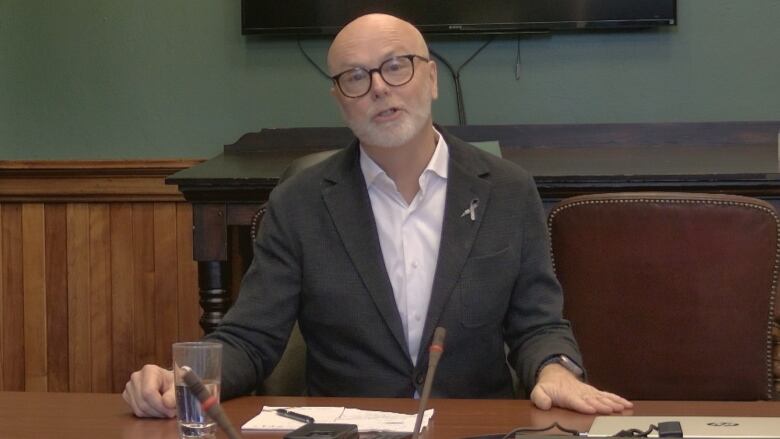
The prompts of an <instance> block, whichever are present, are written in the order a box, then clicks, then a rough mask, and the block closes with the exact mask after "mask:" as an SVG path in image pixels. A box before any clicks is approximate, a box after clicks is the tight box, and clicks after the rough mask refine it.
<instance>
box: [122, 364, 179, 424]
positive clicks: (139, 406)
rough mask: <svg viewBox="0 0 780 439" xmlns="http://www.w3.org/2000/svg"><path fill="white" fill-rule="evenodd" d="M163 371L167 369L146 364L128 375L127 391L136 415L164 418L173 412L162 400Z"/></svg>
mask: <svg viewBox="0 0 780 439" xmlns="http://www.w3.org/2000/svg"><path fill="white" fill-rule="evenodd" d="M165 372H168V371H165V370H164V369H162V368H160V367H158V366H154V365H150V364H148V365H146V366H144V367H143V368H142V369H141V370H140V371H136V372H133V374H132V375H130V381H129V382H128V384H127V391H128V392H129V393H130V394H131V396H132V400H133V403H134V404H133V408H134V412H135V413H136V415H137V416H143V417H146V416H153V417H157V418H165V417H171V416H173V415H174V414H175V412H174V410H173V409H171V408H168V407H166V406H165V405H164V404H163V401H162V394H161V392H162V391H163V386H164V375H163V374H164V373H165ZM174 405H175V403H174Z"/></svg>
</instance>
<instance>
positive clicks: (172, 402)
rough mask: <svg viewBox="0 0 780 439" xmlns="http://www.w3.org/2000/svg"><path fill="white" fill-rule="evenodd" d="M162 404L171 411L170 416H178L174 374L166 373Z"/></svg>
mask: <svg viewBox="0 0 780 439" xmlns="http://www.w3.org/2000/svg"><path fill="white" fill-rule="evenodd" d="M165 372H166V373H165V376H164V385H163V394H162V403H163V406H165V408H167V409H168V410H169V412H168V416H169V417H173V416H174V415H176V387H175V386H174V383H173V372H171V371H167V370H166V371H165Z"/></svg>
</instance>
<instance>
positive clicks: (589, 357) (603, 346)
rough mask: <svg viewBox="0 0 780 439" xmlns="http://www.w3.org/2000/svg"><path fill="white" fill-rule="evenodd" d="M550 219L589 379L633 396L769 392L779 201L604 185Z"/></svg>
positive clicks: (761, 395) (750, 396) (733, 396)
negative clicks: (604, 190)
mask: <svg viewBox="0 0 780 439" xmlns="http://www.w3.org/2000/svg"><path fill="white" fill-rule="evenodd" d="M548 226H549V230H550V238H551V244H552V255H553V263H554V266H555V271H556V275H557V276H558V279H559V280H560V282H561V284H562V286H563V291H564V315H565V317H566V318H568V319H569V320H570V321H571V322H572V328H573V330H574V335H575V337H576V338H577V341H578V343H579V344H580V348H581V350H582V353H583V360H584V362H585V367H586V369H587V371H588V379H589V381H590V382H591V383H593V384H594V385H596V386H598V387H601V388H604V389H607V390H610V391H613V392H616V393H619V394H621V395H623V396H625V397H628V398H631V399H651V400H653V399H665V400H758V399H772V396H773V393H774V386H775V384H774V382H773V331H774V332H775V334H777V328H778V326H777V324H778V314H777V310H776V309H775V294H776V289H777V285H776V283H777V270H778V218H777V215H776V213H775V210H774V209H773V207H772V205H770V204H768V203H766V202H764V201H761V200H758V199H755V198H749V197H741V196H736V195H714V194H684V193H611V194H596V195H587V196H578V197H573V198H569V199H566V200H563V201H562V202H560V203H559V204H558V205H557V206H555V207H554V208H553V209H552V210H551V212H550V214H549V217H548ZM774 358H775V359H776V360H775V361H780V357H778V356H775V357H774ZM774 367H776V368H777V369H776V370H780V363H777V364H775V365H774Z"/></svg>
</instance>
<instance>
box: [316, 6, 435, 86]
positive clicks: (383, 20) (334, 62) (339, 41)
mask: <svg viewBox="0 0 780 439" xmlns="http://www.w3.org/2000/svg"><path fill="white" fill-rule="evenodd" d="M399 50H400V52H399ZM372 52H373V53H372ZM385 52H386V53H385ZM392 52H398V53H401V52H403V53H414V54H417V55H421V56H424V57H426V58H429V57H430V55H429V54H428V46H427V45H426V44H425V40H424V39H423V36H422V34H421V33H420V31H419V30H417V28H416V27H414V26H413V25H412V24H411V23H409V22H406V21H404V20H401V19H400V18H397V17H394V16H392V15H387V14H368V15H363V16H361V17H358V18H356V19H355V20H353V21H351V22H350V23H348V24H347V25H346V26H344V28H343V29H341V31H340V32H339V33H338V34H337V35H336V38H334V39H333V43H332V44H331V46H330V50H328V69H329V70H330V73H331V74H332V75H335V74H336V73H339V72H342V71H344V70H346V69H348V68H351V67H355V66H357V65H360V63H361V62H368V58H369V57H370V56H371V55H376V56H377V57H378V58H380V59H384V58H386V57H387V56H388V55H390V54H391V53H392Z"/></svg>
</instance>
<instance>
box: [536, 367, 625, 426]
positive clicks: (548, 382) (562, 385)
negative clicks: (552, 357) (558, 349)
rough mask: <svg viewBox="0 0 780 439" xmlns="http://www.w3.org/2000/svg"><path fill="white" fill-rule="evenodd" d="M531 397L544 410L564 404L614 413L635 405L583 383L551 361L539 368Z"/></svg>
mask: <svg viewBox="0 0 780 439" xmlns="http://www.w3.org/2000/svg"><path fill="white" fill-rule="evenodd" d="M531 401H533V403H534V405H535V406H536V407H538V408H540V409H542V410H549V409H550V408H551V407H553V406H556V407H561V408H565V409H570V410H575V411H578V412H580V413H586V414H597V413H598V414H610V413H614V412H620V411H622V410H624V409H629V408H631V407H633V406H634V405H633V404H632V403H631V402H629V401H628V400H626V399H623V398H621V397H620V396H618V395H615V394H614V393H609V392H602V391H601V390H599V389H597V388H595V387H593V386H591V385H589V384H586V383H583V382H582V381H580V380H579V379H577V377H575V376H574V374H572V373H571V372H569V371H568V370H566V369H565V368H564V367H563V366H561V365H559V364H555V363H552V364H548V365H547V366H545V367H544V368H542V370H541V371H540V372H539V380H538V381H537V382H536V386H534V389H533V391H531Z"/></svg>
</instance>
